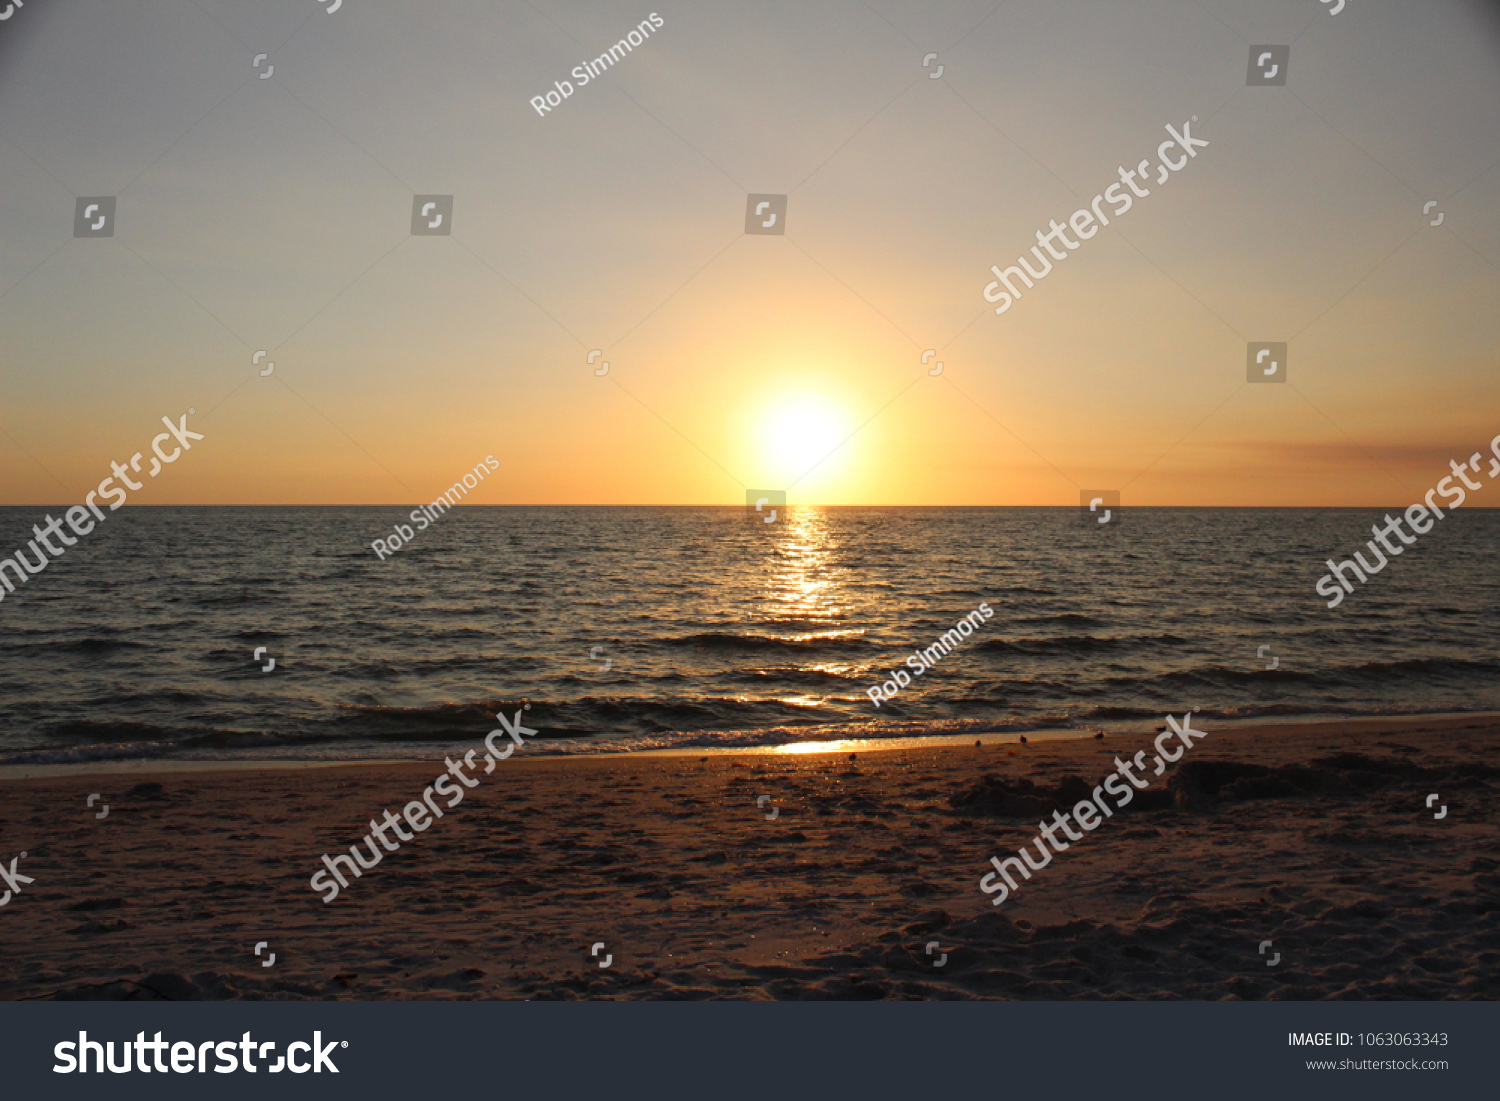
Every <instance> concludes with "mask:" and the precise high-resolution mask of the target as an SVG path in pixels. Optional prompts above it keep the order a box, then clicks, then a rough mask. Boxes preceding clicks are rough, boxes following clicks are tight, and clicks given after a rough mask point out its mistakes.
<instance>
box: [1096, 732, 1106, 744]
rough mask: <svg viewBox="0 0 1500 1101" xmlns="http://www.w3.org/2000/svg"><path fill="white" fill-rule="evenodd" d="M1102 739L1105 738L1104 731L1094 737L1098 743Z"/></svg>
mask: <svg viewBox="0 0 1500 1101" xmlns="http://www.w3.org/2000/svg"><path fill="white" fill-rule="evenodd" d="M1102 737H1104V731H1102V730H1101V731H1099V732H1098V733H1097V734H1095V735H1094V741H1096V742H1097V741H1098V740H1099V739H1100V738H1102Z"/></svg>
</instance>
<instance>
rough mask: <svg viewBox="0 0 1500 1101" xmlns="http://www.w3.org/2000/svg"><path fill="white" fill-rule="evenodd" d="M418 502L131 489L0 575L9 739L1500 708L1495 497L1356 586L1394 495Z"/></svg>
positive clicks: (150, 744) (832, 727) (290, 748)
mask: <svg viewBox="0 0 1500 1101" xmlns="http://www.w3.org/2000/svg"><path fill="white" fill-rule="evenodd" d="M48 511H49V509H47V508H45V507H40V506H19V507H17V506H10V507H6V508H0V550H4V551H6V552H12V551H14V550H15V549H17V548H21V547H24V546H25V543H26V541H27V540H29V539H31V538H32V532H31V525H32V524H42V523H45V520H44V516H45V514H46V513H47V512H48ZM50 511H51V513H52V514H53V515H54V516H59V517H60V516H61V510H59V509H58V508H55V507H54V508H52V509H50ZM408 511H409V509H407V508H400V507H395V506H392V507H378V506H371V507H181V508H167V507H157V508H152V507H126V508H124V509H121V510H120V511H118V512H115V513H113V514H110V515H109V518H108V520H107V521H106V522H104V523H101V524H100V525H99V526H98V527H97V528H96V529H95V530H94V531H93V533H92V534H90V535H88V536H86V537H83V538H80V539H79V541H78V544H77V545H76V546H72V547H69V548H67V549H66V552H65V553H64V554H63V556H62V557H60V558H57V559H54V560H53V561H52V562H51V563H50V565H49V566H48V567H47V568H46V569H45V570H44V571H43V572H41V573H39V574H37V575H35V576H32V577H31V578H30V580H29V581H28V582H27V583H26V584H25V585H23V586H22V585H18V586H17V588H16V591H15V592H13V593H9V594H7V595H6V596H5V598H4V600H3V602H0V764H44V763H59V762H71V761H90V760H108V759H136V758H159V759H167V760H174V759H197V760H201V759H215V760H217V759H233V758H241V759H244V758H248V759H307V760H358V759H392V758H398V759H399V758H414V759H430V758H438V757H441V756H442V755H443V754H444V753H447V752H450V751H452V750H453V749H459V750H462V749H465V748H472V747H473V746H474V745H476V744H477V743H478V742H479V741H480V740H481V739H482V738H483V736H484V734H485V733H486V732H487V731H489V730H491V729H493V728H494V727H495V726H496V723H495V721H494V718H493V716H494V715H495V714H496V713H497V712H500V711H503V712H505V713H507V714H510V713H513V712H515V711H517V710H521V711H522V715H523V721H524V722H525V724H526V725H527V726H528V727H531V728H533V729H536V730H537V731H538V732H539V733H538V735H537V737H536V738H534V739H530V740H528V744H527V745H526V747H525V749H524V750H523V752H524V753H525V754H527V755H531V754H538V755H540V754H579V753H598V752H627V751H629V752H634V751H642V750H653V749H656V750H659V749H687V748H693V749H698V748H702V749H711V748H713V747H747V746H781V745H794V744H798V743H808V742H825V741H834V740H848V739H854V740H874V741H892V740H895V739H901V740H905V739H911V738H930V737H952V736H963V737H973V736H980V735H985V734H991V735H993V734H995V733H996V732H1010V733H1014V732H1020V731H1028V730H1030V731H1076V732H1079V733H1084V732H1087V731H1090V730H1099V729H1104V730H1135V729H1141V728H1145V727H1149V726H1152V725H1154V724H1157V723H1160V722H1161V721H1162V719H1163V716H1165V715H1166V714H1167V713H1177V714H1180V713H1181V712H1184V711H1186V710H1188V709H1190V708H1198V709H1199V716H1200V721H1201V720H1203V719H1208V720H1218V721H1220V722H1243V721H1246V720H1251V719H1258V720H1262V721H1265V720H1266V719H1272V720H1287V719H1293V718H1307V717H1319V716H1326V717H1332V716H1365V715H1371V716H1373V715H1402V714H1413V713H1423V712H1461V711H1497V710H1500V677H1497V676H1496V674H1497V672H1500V653H1497V646H1496V640H1495V630H1494V627H1495V624H1496V623H1497V622H1500V615H1497V611H1500V608H1497V605H1500V573H1497V570H1496V568H1495V567H1496V553H1495V548H1496V545H1497V539H1496V535H1497V534H1500V513H1497V512H1495V511H1493V510H1480V509H1473V510H1459V511H1458V512H1455V513H1451V514H1450V515H1449V516H1448V518H1447V519H1445V520H1444V521H1442V522H1441V523H1439V524H1438V525H1437V526H1436V528H1435V529H1434V530H1433V531H1432V532H1430V533H1428V534H1427V535H1424V536H1422V537H1421V538H1420V539H1419V541H1418V542H1417V544H1416V545H1414V546H1412V547H1409V548H1408V549H1407V551H1406V552H1405V553H1404V554H1403V555H1402V556H1401V557H1399V558H1396V559H1393V560H1392V562H1391V564H1390V565H1389V566H1387V567H1386V569H1385V570H1384V571H1383V572H1381V573H1380V574H1379V575H1377V576H1374V577H1372V578H1371V579H1370V581H1369V583H1368V584H1365V585H1363V586H1356V589H1355V592H1354V593H1353V594H1352V595H1350V596H1349V597H1348V598H1347V599H1346V600H1345V601H1344V602H1343V604H1341V605H1340V606H1339V607H1338V608H1336V609H1334V610H1331V611H1330V610H1329V609H1328V608H1327V607H1326V601H1325V600H1324V599H1323V598H1322V597H1321V596H1319V595H1317V594H1316V593H1315V592H1314V591H1313V586H1314V584H1315V583H1316V582H1317V580H1318V578H1319V577H1320V576H1321V575H1322V574H1323V573H1324V572H1325V571H1326V567H1325V566H1324V565H1323V563H1324V560H1325V559H1327V558H1329V557H1334V558H1337V559H1341V558H1344V557H1347V556H1348V555H1349V554H1350V553H1351V552H1352V550H1353V549H1354V547H1356V546H1358V545H1361V543H1362V540H1363V539H1368V538H1369V537H1370V536H1369V534H1368V533H1369V530H1370V526H1371V525H1372V524H1373V523H1376V522H1378V521H1380V520H1381V517H1382V515H1383V511H1384V510H1376V509H1359V508H1353V509H1217V508H1171V509H1165V508H1164V509H1153V508H1131V509H1127V510H1125V511H1124V513H1123V514H1122V515H1120V516H1118V517H1116V518H1115V520H1113V521H1112V522H1111V523H1110V524H1108V525H1100V524H1098V523H1097V522H1096V521H1095V520H1094V519H1093V518H1084V517H1082V516H1080V510H1078V509H1076V508H1075V509H1066V508H1063V509H1058V508H904V507H889V508H863V507H849V508H819V507H810V506H801V507H792V508H790V509H787V510H783V512H782V513H781V514H780V515H779V516H778V520H777V522H776V523H774V524H766V523H764V522H762V519H761V518H760V517H747V516H746V512H745V509H744V508H742V507H682V508H668V507H483V506H480V507H463V508H459V509H456V510H455V511H453V512H451V513H449V514H448V515H445V516H443V517H441V518H440V519H438V520H437V521H436V522H435V523H434V524H432V526H430V527H429V528H427V529H426V530H425V531H417V532H414V537H413V539H412V540H411V542H410V543H409V544H408V545H407V546H405V547H404V548H402V549H401V550H399V551H397V552H396V553H395V554H394V555H392V556H390V557H389V558H387V559H386V560H384V561H380V560H379V559H378V558H377V556H376V554H375V553H374V552H373V551H372V550H371V549H370V544H371V542H372V540H374V539H376V538H379V537H382V536H384V535H385V534H387V533H388V532H389V531H390V530H391V529H392V526H393V525H395V524H398V523H400V524H407V525H410V520H409V518H408V516H407V513H408ZM1366 554H1368V551H1367V552H1366ZM981 603H987V604H988V605H989V607H990V608H991V609H992V610H993V612H994V616H993V618H991V619H990V620H988V621H987V622H986V623H985V624H984V625H983V626H982V627H980V628H978V629H976V630H975V631H974V632H973V634H972V635H971V636H970V637H968V638H966V639H965V640H964V641H963V643H962V644H961V645H960V646H959V647H958V649H957V650H956V651H955V652H953V653H952V654H950V655H948V656H947V657H944V658H943V659H942V660H941V661H939V662H938V663H937V664H936V665H935V666H934V667H933V668H931V669H930V670H928V671H927V672H926V673H925V674H924V675H922V676H919V677H913V678H912V680H911V683H910V685H908V686H907V687H904V688H902V689H901V691H900V693H899V694H898V695H897V696H896V697H895V698H894V699H893V700H891V701H889V702H887V703H885V704H883V705H882V706H881V707H880V708H879V709H877V708H876V707H875V706H874V704H873V703H872V702H871V700H870V699H869V697H868V696H867V695H866V690H867V689H868V688H870V687H871V686H874V685H876V684H879V683H881V682H883V681H885V680H887V679H889V678H890V677H891V670H893V669H896V668H898V667H899V668H902V669H903V670H905V671H906V672H907V673H908V674H910V672H911V670H910V668H909V667H907V666H905V665H904V664H903V663H904V661H905V659H906V657H907V656H908V655H910V654H912V653H913V652H914V651H917V650H920V649H925V648H927V647H930V646H932V645H933V643H934V642H935V641H936V640H937V639H938V638H939V636H941V635H942V634H943V633H944V632H945V631H948V630H950V629H952V628H953V626H954V624H955V623H956V622H957V621H958V620H960V619H961V618H963V617H964V616H965V615H966V614H967V613H969V612H971V611H973V610H974V609H975V608H976V607H977V606H978V605H979V604H981ZM260 647H265V648H266V649H265V650H264V652H262V653H261V655H260V656H259V657H256V656H255V651H256V650H257V649H259V648H260ZM273 659H274V663H275V664H274V668H272V669H271V670H270V671H269V672H265V671H263V669H264V668H265V667H266V666H267V665H268V664H269V663H270V662H271V661H272V660H273ZM1271 666H1274V668H1271Z"/></svg>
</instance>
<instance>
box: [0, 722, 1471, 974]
mask: <svg viewBox="0 0 1500 1101" xmlns="http://www.w3.org/2000/svg"><path fill="white" fill-rule="evenodd" d="M1198 725H1202V726H1206V727H1207V728H1208V729H1209V731H1210V736H1209V737H1208V738H1207V739H1206V740H1205V741H1203V742H1202V743H1201V744H1199V745H1198V746H1196V747H1195V748H1194V749H1193V750H1192V751H1191V752H1190V753H1189V754H1188V755H1187V756H1186V757H1185V758H1184V759H1183V762H1182V763H1181V764H1180V765H1179V766H1178V769H1177V770H1174V772H1173V773H1169V774H1168V776H1163V777H1161V778H1160V779H1157V780H1155V781H1154V783H1153V790H1159V791H1161V792H1163V794H1162V795H1160V796H1157V797H1155V800H1154V802H1155V803H1156V804H1157V806H1156V807H1155V808H1154V809H1153V808H1149V807H1142V808H1139V809H1137V808H1132V809H1131V810H1130V811H1128V812H1123V813H1121V814H1119V815H1117V816H1116V817H1115V818H1113V819H1112V820H1110V821H1108V822H1106V823H1105V824H1104V825H1103V826H1102V827H1100V828H1099V829H1097V830H1096V831H1095V832H1093V833H1091V834H1089V835H1087V837H1086V838H1085V839H1084V840H1083V841H1080V842H1078V843H1076V844H1074V845H1073V846H1072V847H1071V848H1070V849H1069V851H1067V852H1066V853H1060V854H1058V855H1057V856H1055V857H1054V858H1053V860H1052V863H1051V864H1050V865H1049V866H1048V867H1046V868H1044V869H1043V870H1041V871H1039V872H1037V873H1036V874H1035V876H1034V878H1033V879H1032V880H1031V881H1030V882H1027V883H1023V884H1022V885H1021V887H1020V889H1019V890H1018V891H1017V892H1016V893H1015V894H1014V895H1013V896H1012V897H1011V898H1010V899H1009V900H1008V901H1007V902H1006V903H1005V904H1004V905H1003V906H1000V907H998V908H996V907H992V906H991V905H990V904H989V898H988V897H986V896H985V895H984V894H982V893H981V892H980V890H979V880H980V878H981V876H983V875H984V874H985V873H986V872H988V871H989V870H990V864H989V858H990V857H991V856H992V855H998V856H1006V855H1010V854H1011V853H1013V852H1014V851H1015V850H1016V849H1017V848H1019V847H1020V846H1021V845H1023V844H1026V843H1027V842H1029V841H1030V840H1031V838H1032V837H1033V836H1034V835H1035V833H1036V827H1037V821H1038V819H1039V818H1040V817H1042V816H1041V815H1039V814H1035V813H1032V810H1033V809H1034V807H1035V805H1036V804H1035V800H1038V799H1040V800H1042V801H1044V802H1046V803H1047V804H1048V805H1049V806H1050V805H1052V804H1053V803H1054V802H1055V804H1056V805H1057V806H1058V807H1059V808H1060V809H1066V808H1067V807H1068V806H1071V803H1072V801H1071V800H1070V799H1068V800H1064V799H1060V798H1055V796H1056V795H1057V792H1056V790H1055V789H1056V788H1057V786H1058V784H1059V783H1060V782H1062V781H1063V780H1064V778H1065V777H1068V776H1076V777H1079V778H1081V779H1082V780H1085V781H1087V782H1088V783H1089V784H1090V785H1093V784H1096V783H1098V782H1099V781H1100V780H1101V779H1102V778H1103V777H1104V776H1105V775H1106V774H1107V773H1108V772H1110V771H1112V770H1113V767H1114V766H1113V763H1112V762H1113V759H1114V758H1115V756H1116V755H1119V756H1121V757H1129V756H1131V755H1133V754H1134V753H1135V751H1136V750H1137V749H1141V748H1145V747H1147V746H1148V745H1149V737H1147V736H1142V735H1123V734H1122V735H1113V734H1112V735H1109V736H1107V737H1106V738H1104V739H1103V740H1093V739H1090V740H1086V741H1069V742H1049V743H1033V744H1031V745H1027V746H1021V745H1015V744H1011V745H987V746H983V747H978V748H976V747H969V746H966V747H964V748H937V749H916V750H899V751H871V752H863V753H860V754H858V755H857V758H856V759H854V760H851V759H850V755H849V754H848V753H839V754H778V755H749V754H745V755H714V756H711V757H708V758H706V759H702V758H698V757H641V756H636V757H614V758H602V757H601V758H566V759H555V758H554V759H527V758H526V757H525V754H524V751H523V752H518V753H517V754H516V755H515V756H514V757H512V758H511V759H510V760H508V761H505V762H503V763H501V765H500V766H499V767H498V768H497V769H496V772H495V773H494V775H492V776H489V777H486V778H484V783H482V784H481V785H480V786H479V787H478V788H475V789H473V790H472V791H470V792H469V793H468V795H467V797H466V798H465V799H464V801H463V803H462V804H461V805H459V806H458V807H456V808H454V809H453V810H452V811H450V812H449V813H448V814H447V816H446V817H444V818H443V819H442V820H441V821H438V822H436V823H434V824H433V825H432V827H431V828H429V829H428V830H427V831H426V832H425V833H422V834H419V835H417V836H416V837H415V838H414V839H413V840H411V841H409V842H406V843H403V844H402V847H401V849H400V851H398V852H395V853H390V854H388V855H386V856H385V858H384V860H383V862H382V863H381V864H380V865H379V866H378V867H376V868H374V869H372V870H371V871H369V872H366V873H365V875H364V877H363V878H361V879H358V880H353V881H352V882H351V883H350V886H349V887H348V889H347V890H346V891H345V892H343V893H342V894H341V895H340V896H339V897H338V898H337V899H336V900H335V901H334V902H332V903H331V904H327V905H325V904H324V903H323V902H322V901H321V897H320V895H319V894H317V893H316V892H314V891H313V890H312V889H311V888H310V887H309V886H308V880H309V878H310V877H311V876H312V875H313V873H314V872H315V871H316V870H317V869H318V868H320V867H321V863H320V861H319V857H320V855H321V854H322V853H324V852H328V853H330V854H331V853H334V852H337V851H340V850H343V851H347V849H348V846H350V845H351V844H353V843H355V842H356V841H358V840H360V839H361V838H362V837H363V835H364V833H365V832H366V830H367V825H366V823H368V821H369V819H370V818H371V817H372V816H374V815H376V814H377V813H378V812H379V811H380V810H381V809H382V808H385V807H390V808H391V809H392V810H393V811H395V812H397V813H399V810H400V807H401V806H403V805H404V804H405V803H407V802H408V801H409V800H412V799H416V798H420V796H421V791H422V789H423V787H425V786H426V785H427V784H429V783H431V782H432V780H433V778H434V777H435V776H436V775H437V773H438V772H439V771H440V769H441V764H440V763H436V764H420V765H410V764H399V765H390V764H385V765H360V766H338V767H334V768H313V769H298V770H287V769H279V770H264V771H254V770H251V771H245V770H238V771H208V770H205V771H196V772H194V771H182V770H161V771H159V772H158V773H157V774H155V775H152V774H151V773H150V772H149V766H148V767H147V768H142V769H137V770H133V771H131V772H130V773H129V774H128V775H126V774H123V773H119V772H115V773H110V772H99V771H97V770H96V771H94V772H85V773H78V772H70V773H68V774H67V775H62V776H58V775H53V776H47V777H44V778H37V779H27V780H7V781H6V782H5V783H4V796H5V797H4V799H3V802H0V862H3V863H4V864H5V866H6V867H7V868H8V867H9V863H10V860H11V859H12V858H13V857H16V856H17V855H18V854H19V852H21V851H25V852H26V853H27V856H26V857H25V858H24V859H23V860H21V861H20V862H19V864H18V870H19V871H20V872H21V873H22V874H24V875H28V876H31V877H32V878H33V879H34V882H33V883H30V884H25V885H23V888H22V891H21V893H20V894H19V895H16V896H15V897H13V898H12V900H11V902H10V903H9V904H8V905H7V906H5V907H3V908H0V943H3V945H4V950H3V952H0V997H3V998H7V999H21V998H59V999H71V998H108V999H116V998H127V999H150V998H167V999H174V1000H177V999H199V998H215V999H217V998H257V999H260V998H265V999H285V998H355V999H374V998H443V999H467V998H531V999H544V998H552V999H559V998H561V999H573V998H757V999H771V998H774V999H780V998H788V999H790V998H836V999H875V998H945V999H969V998H1008V999H1038V998H1048V999H1056V998H1191V999H1223V998H1244V999H1262V998H1283V999H1285V998H1293V999H1311V998H1400V999H1435V998H1485V999H1493V998H1497V997H1500V921H1497V920H1496V916H1495V914H1496V911H1497V910H1500V871H1497V868H1500V861H1497V856H1500V851H1497V849H1500V846H1497V844H1496V841H1497V831H1496V811H1497V807H1500V801H1497V799H1496V792H1497V785H1500V769H1497V768H1496V767H1495V765H1494V762H1496V760H1497V754H1496V750H1497V749H1500V719H1496V718H1495V717H1489V716H1485V717H1472V716H1470V717H1459V718H1452V717H1445V718H1438V719H1417V720H1401V721H1359V722H1334V723H1320V724H1307V725H1300V726H1274V727H1262V728H1259V729H1254V728H1245V727H1237V728H1234V729H1232V730H1223V729H1221V730H1218V731H1215V730H1214V727H1213V724H1212V723H1207V724H1203V723H1200V724H1198ZM1148 756H1149V751H1148ZM1202 762H1237V763H1239V764H1240V765H1244V766H1248V767H1247V768H1244V769H1239V770H1235V769H1230V770H1227V771H1228V772H1231V773H1233V772H1244V773H1257V772H1258V773H1259V774H1258V775H1248V776H1244V777H1241V778H1238V779H1236V778H1235V777H1234V776H1228V777H1226V776H1225V775H1223V774H1222V773H1224V772H1225V770H1223V769H1220V770H1218V772H1216V771H1215V770H1214V769H1212V768H1210V769H1201V768H1196V767H1194V768H1190V769H1185V768H1184V766H1186V765H1189V764H1193V765H1197V764H1198V763H1202ZM1195 774H1196V775H1195ZM1226 779H1227V781H1228V782H1223V783H1222V786H1220V784H1221V782H1222V781H1226ZM1028 781H1029V783H1030V785H1032V786H1031V787H1030V788H1028V787H1027V782H1028ZM156 784H159V785H160V788H159V790H158V789H157V788H156V787H155V786H154V785H156ZM135 785H143V786H140V787H135ZM1215 787H1218V790H1217V792H1215V791H1214V790H1213V788H1215ZM132 789H134V790H132ZM1066 790H1067V785H1064V787H1063V791H1064V792H1066ZM92 792H101V793H102V794H103V795H104V798H103V799H102V800H101V801H100V802H99V803H97V804H96V806H95V808H94V809H92V810H91V809H88V808H86V806H85V803H86V799H87V796H88V795H89V794H90V793H92ZM1430 794H1436V795H1438V797H1439V798H1438V800H1437V801H1436V803H1435V804H1434V805H1433V806H1432V807H1431V808H1429V807H1428V806H1427V805H1426V801H1427V797H1428V796H1429V795H1430ZM763 795H764V796H769V797H770V798H769V800H766V801H764V806H758V805H757V798H758V797H759V796H763ZM104 804H108V806H109V808H110V810H109V814H108V816H107V817H106V818H104V819H97V818H95V813H96V812H97V809H98V807H99V806H102V805H104ZM1441 807H1446V808H1447V809H1446V812H1445V813H1444V814H1443V817H1442V818H1435V817H1434V815H1435V814H1437V813H1438V812H1439V808H1441ZM773 811H774V812H775V817H774V818H770V819H768V817H767V816H768V815H769V814H771V813H772V812H773ZM1049 817H1050V814H1049ZM262 941H263V942H265V944H266V947H265V948H264V949H263V950H262V954H261V956H260V957H259V958H257V957H256V955H255V954H254V949H255V946H256V945H257V943H259V942H262ZM934 941H935V942H936V944H935V945H933V944H932V942H934ZM1265 941H1270V942H1271V943H1270V945H1269V946H1266V948H1265V950H1264V951H1262V945H1263V942H1265ZM598 942H603V948H601V949H599V950H598V952H597V954H591V949H592V946H594V945H595V944H597V943H598ZM929 946H931V950H930V951H929ZM271 953H275V963H274V964H273V965H271V966H262V964H263V962H264V961H265V960H266V959H268V958H269V956H270V954H271ZM604 962H608V967H601V966H600V964H601V963H604Z"/></svg>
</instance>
